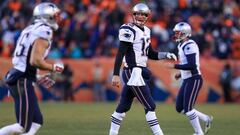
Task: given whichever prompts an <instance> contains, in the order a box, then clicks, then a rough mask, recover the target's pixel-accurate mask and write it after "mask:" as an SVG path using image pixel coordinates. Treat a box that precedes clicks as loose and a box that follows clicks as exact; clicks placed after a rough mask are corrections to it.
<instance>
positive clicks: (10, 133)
mask: <svg viewBox="0 0 240 135" xmlns="http://www.w3.org/2000/svg"><path fill="white" fill-rule="evenodd" d="M21 133H24V128H23V127H22V126H21V125H19V124H18V123H15V124H12V125H8V126H5V127H3V128H1V129H0V135H15V134H21Z"/></svg>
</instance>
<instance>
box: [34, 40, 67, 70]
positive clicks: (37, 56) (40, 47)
mask: <svg viewBox="0 0 240 135" xmlns="http://www.w3.org/2000/svg"><path fill="white" fill-rule="evenodd" d="M48 47H49V43H48V41H47V40H45V39H41V38H39V39H36V40H35V42H34V44H33V47H32V52H31V57H30V64H31V65H32V66H35V67H37V68H39V69H42V70H48V71H53V72H60V73H61V72H62V71H63V69H64V66H63V63H55V64H50V63H47V62H46V61H45V60H44V59H43V58H44V53H45V51H46V50H47V49H48Z"/></svg>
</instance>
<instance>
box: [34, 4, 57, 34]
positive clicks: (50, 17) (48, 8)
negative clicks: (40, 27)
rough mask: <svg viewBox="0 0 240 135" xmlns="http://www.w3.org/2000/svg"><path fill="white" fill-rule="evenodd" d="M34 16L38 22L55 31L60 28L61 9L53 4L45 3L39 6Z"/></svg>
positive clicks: (35, 9)
mask: <svg viewBox="0 0 240 135" xmlns="http://www.w3.org/2000/svg"><path fill="white" fill-rule="evenodd" d="M33 16H34V17H35V19H36V20H40V21H43V22H44V23H46V24H47V25H49V26H50V27H52V28H53V29H54V30H57V29H58V27H59V26H58V23H59V21H60V19H61V18H60V9H59V8H58V7H57V6H56V5H55V4H53V3H50V2H43V3H40V4H38V5H37V6H36V7H35V8H34V10H33Z"/></svg>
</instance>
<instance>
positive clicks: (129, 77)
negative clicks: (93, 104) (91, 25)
mask: <svg viewBox="0 0 240 135" xmlns="http://www.w3.org/2000/svg"><path fill="white" fill-rule="evenodd" d="M149 15H150V9H149V8H148V6H147V5H146V4H143V3H139V4H136V5H135V6H134V7H133V9H132V16H133V23H127V24H123V25H122V26H121V27H120V29H119V41H120V45H119V49H118V53H117V56H116V60H115V64H114V74H113V78H112V85H113V86H117V87H119V86H120V77H119V72H120V67H121V64H122V61H124V68H123V72H122V76H123V80H124V85H123V89H122V93H121V99H120V103H119V104H118V106H117V108H116V110H115V112H114V113H113V114H112V116H111V127H110V131H109V135H117V134H118V132H119V128H120V124H121V122H122V120H123V118H124V117H125V115H126V112H127V111H129V110H130V108H131V105H132V102H133V99H134V97H136V98H137V99H138V101H139V102H140V103H141V104H142V105H143V107H144V110H145V113H146V120H147V122H148V124H149V127H150V128H151V130H152V132H153V134H154V135H163V132H162V129H161V128H160V125H159V123H158V120H157V117H156V114H155V109H156V105H155V103H154V100H153V98H152V96H151V93H150V89H149V86H148V81H149V80H150V79H151V72H150V70H148V68H147V61H148V59H152V60H160V59H175V60H176V56H175V55H174V54H172V53H168V52H156V51H154V50H153V49H152V47H151V45H150V43H151V35H150V33H151V32H150V29H149V28H148V27H147V26H145V23H146V21H147V19H148V16H149Z"/></svg>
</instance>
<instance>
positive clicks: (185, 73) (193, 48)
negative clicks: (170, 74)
mask: <svg viewBox="0 0 240 135" xmlns="http://www.w3.org/2000/svg"><path fill="white" fill-rule="evenodd" d="M194 53H195V54H196V55H195V62H196V65H197V68H196V69H194V70H180V72H181V77H182V79H187V78H189V77H192V76H193V75H196V74H198V75H200V74H201V71H200V62H199V49H198V45H197V44H196V42H195V41H193V40H187V41H185V42H183V43H180V44H179V45H178V55H179V61H180V64H181V65H183V64H187V63H188V61H187V57H186V55H189V54H194Z"/></svg>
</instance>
